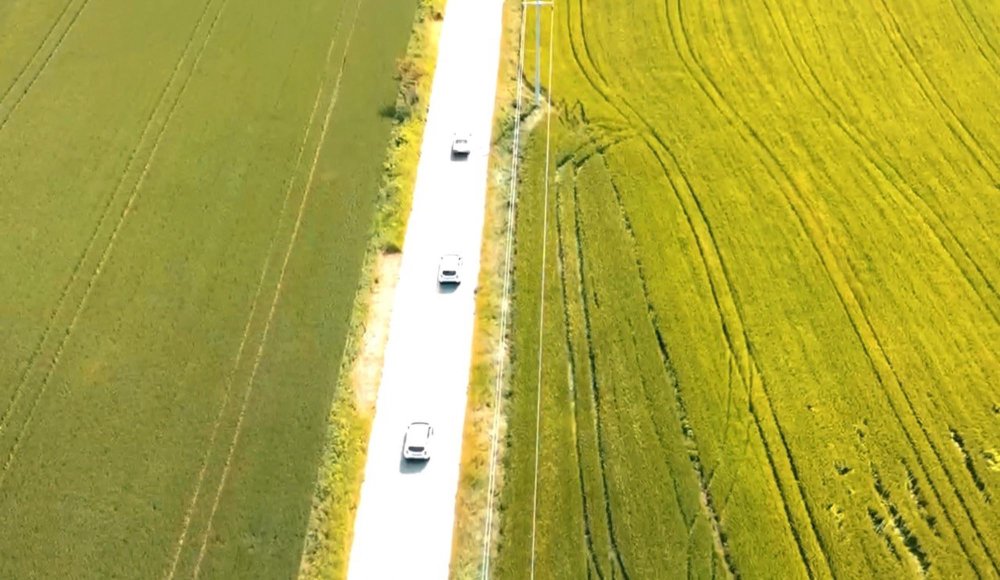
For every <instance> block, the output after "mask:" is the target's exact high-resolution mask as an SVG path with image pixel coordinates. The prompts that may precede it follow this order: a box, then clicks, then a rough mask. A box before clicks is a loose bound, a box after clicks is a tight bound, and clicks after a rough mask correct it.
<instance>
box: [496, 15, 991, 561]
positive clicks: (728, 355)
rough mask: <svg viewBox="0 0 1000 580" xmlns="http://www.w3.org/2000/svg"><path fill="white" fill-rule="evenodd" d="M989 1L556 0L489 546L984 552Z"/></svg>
mask: <svg viewBox="0 0 1000 580" xmlns="http://www.w3.org/2000/svg"><path fill="white" fill-rule="evenodd" d="M998 7H1000V6H998V5H996V4H995V3H993V2H987V3H974V2H971V1H966V0H952V1H946V2H930V1H919V2H912V1H904V0H898V1H894V0H875V1H873V2H870V3H866V2H847V1H834V2H819V1H816V0H808V1H805V2H798V3H791V2H767V3H762V2H756V1H753V0H725V1H723V0H705V1H699V2H682V1H681V0H665V1H657V2H653V1H650V0H635V1H632V2H611V1H608V0H563V1H561V2H557V5H556V7H555V10H554V11H553V12H551V14H553V15H554V16H553V17H554V18H555V21H554V23H551V22H550V21H549V20H548V19H547V18H548V17H546V20H545V21H544V24H543V30H546V31H547V30H549V26H550V24H554V27H553V30H554V37H553V39H552V40H553V43H552V46H553V51H554V52H553V55H552V56H553V61H554V63H555V64H554V70H553V75H552V81H551V85H548V84H547V86H546V87H545V88H546V90H547V91H550V92H551V95H552V99H553V102H554V104H555V107H556V109H555V115H556V116H555V117H554V118H553V125H552V131H553V133H552V148H551V163H552V171H551V175H550V180H549V182H550V188H549V191H548V196H547V199H548V204H547V207H546V205H545V199H546V196H545V188H544V187H543V186H542V184H543V183H544V170H545V139H544V137H545V135H544V124H542V125H539V126H538V128H536V129H535V130H534V133H533V135H532V138H531V140H530V142H529V144H528V149H527V151H526V159H525V164H524V170H523V173H522V187H521V198H520V200H519V204H520V206H519V210H518V222H517V224H518V225H517V227H518V234H517V259H516V265H515V273H516V279H515V292H516V300H515V305H514V306H515V321H514V329H513V337H514V346H513V360H514V376H513V381H514V384H513V388H512V393H513V394H512V396H511V399H510V402H509V404H510V407H509V410H510V416H509V418H510V423H509V430H510V438H509V441H508V445H509V454H508V456H507V462H506V465H505V467H504V469H505V477H506V483H505V490H504V495H503V500H502V505H503V514H502V516H501V520H502V522H503V523H502V529H501V537H500V540H499V557H498V560H497V562H498V566H499V567H500V570H499V572H500V573H501V575H502V576H503V577H509V578H524V577H526V574H527V572H528V570H529V568H530V566H531V561H532V556H533V554H532V535H533V534H532V531H533V528H532V524H533V519H534V523H535V524H536V526H537V527H536V528H535V533H534V538H535V548H534V558H535V573H536V575H537V576H538V577H542V578H547V577H552V578H586V577H593V578H619V577H625V578H665V577H684V576H686V575H692V576H696V577H707V576H716V575H719V576H744V577H748V578H800V577H801V578H807V577H808V578H812V577H818V578H827V577H845V578H886V577H910V576H919V575H931V576H939V577H977V576H978V577H997V576H1000V508H998V503H997V501H998V497H997V496H996V493H997V491H998V489H1000V292H998V289H1000V104H998V103H1000V101H998V99H997V95H1000V10H997V8H998ZM532 13H533V12H532ZM533 28H534V26H533V22H532V21H531V20H530V19H529V20H528V31H529V32H528V40H529V41H531V40H532V36H531V31H532V30H533ZM548 41H549V38H547V37H545V38H543V39H542V46H543V48H544V47H545V46H547V45H548ZM532 46H533V42H530V43H529V44H528V50H527V53H526V55H525V62H526V63H528V70H527V71H526V78H527V79H529V80H531V79H533V78H534V73H533V70H532V67H531V63H533V62H534V55H533V51H532ZM547 58H548V52H547V50H546V52H544V53H543V59H547ZM544 63H545V61H544V60H543V67H544V66H545V64H544ZM543 73H544V74H547V73H548V70H547V68H543ZM543 81H544V77H543ZM546 220H547V221H546ZM543 223H547V224H548V228H547V232H546V238H545V243H546V244H547V246H546V248H545V250H546V251H545V256H546V258H545V264H544V268H545V272H546V277H545V288H544V294H540V290H541V277H540V274H541V271H542V267H543V264H542V243H543V242H542V240H543V238H542V236H543ZM541 296H544V302H545V308H544V318H543V319H542V318H540V313H541V310H540V306H541V304H540V298H541ZM540 320H542V321H543V322H542V324H543V333H542V335H541V339H542V340H541V344H542V345H544V350H543V351H542V355H543V356H542V372H541V381H540V392H541V394H542V395H541V396H542V421H541V425H540V438H539V444H540V461H539V466H540V468H539V470H538V472H537V473H538V485H537V489H538V497H537V506H538V509H537V516H536V517H535V518H533V517H532V512H533V510H532V506H533V505H534V499H535V496H534V489H535V480H534V475H535V470H534V465H535V404H536V397H535V393H536V392H537V390H538V388H539V384H538V380H537V379H538V376H539V375H538V372H539V371H538V366H537V363H538V360H539V359H538V348H539V323H540Z"/></svg>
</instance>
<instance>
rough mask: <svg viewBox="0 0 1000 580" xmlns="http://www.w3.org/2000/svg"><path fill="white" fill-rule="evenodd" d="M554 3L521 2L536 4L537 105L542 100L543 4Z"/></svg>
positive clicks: (540, 0) (535, 0)
mask: <svg viewBox="0 0 1000 580" xmlns="http://www.w3.org/2000/svg"><path fill="white" fill-rule="evenodd" d="M553 4H554V3H553V2H544V1H542V0H530V1H528V2H522V3H521V6H528V5H534V6H535V105H538V104H539V103H541V102H542V6H552V5H553Z"/></svg>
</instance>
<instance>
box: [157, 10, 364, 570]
mask: <svg viewBox="0 0 1000 580" xmlns="http://www.w3.org/2000/svg"><path fill="white" fill-rule="evenodd" d="M347 5H348V3H347V2H344V3H343V5H342V7H341V11H340V14H339V17H338V19H337V21H336V22H335V24H334V28H333V33H332V35H331V36H330V43H329V45H328V47H327V53H326V61H325V64H324V70H329V68H330V62H331V61H332V57H333V48H334V46H335V45H336V41H337V36H338V34H339V32H340V26H341V23H342V21H343V16H344V12H345V11H346V6H347ZM328 80H329V79H328V76H327V75H324V76H323V78H322V79H321V80H320V84H319V88H318V89H317V91H316V98H315V99H314V100H313V106H312V110H311V111H310V113H309V117H308V119H307V121H306V126H305V131H304V134H303V137H302V142H301V143H300V144H299V149H298V152H297V153H296V157H295V163H294V164H293V166H292V172H291V175H290V177H289V179H288V186H287V187H286V189H285V195H284V198H283V200H282V203H281V210H280V211H279V212H278V214H277V215H278V217H277V220H276V222H275V226H274V231H273V232H272V234H271V239H270V241H269V242H268V246H267V252H266V254H265V259H264V265H263V267H262V268H261V272H260V277H259V279H258V280H257V287H256V289H255V290H254V297H253V301H252V302H251V305H250V313H249V314H248V315H247V321H246V325H245V326H244V328H243V334H242V336H241V337H240V343H239V347H238V348H237V350H236V356H235V358H234V360H233V365H232V368H231V369H230V372H229V374H228V376H227V379H226V383H225V387H224V389H223V396H222V404H221V405H220V407H219V411H218V413H217V414H216V417H215V421H214V422H213V423H212V431H211V434H210V436H209V440H208V444H207V446H206V448H205V455H204V456H203V458H202V464H201V468H200V470H199V472H198V475H197V477H196V480H195V485H194V491H193V493H192V495H191V500H190V502H188V507H187V509H186V510H185V513H184V518H183V520H182V524H181V533H180V534H179V536H178V540H177V543H176V545H175V546H174V553H173V557H172V558H171V564H170V568H169V570H168V571H167V574H166V578H168V579H169V578H173V577H174V576H175V574H176V572H177V566H178V564H179V562H180V557H181V553H182V551H183V549H184V544H185V542H186V541H187V535H188V532H189V530H190V526H191V520H192V518H193V516H194V510H195V507H196V506H197V504H198V500H199V499H200V497H201V490H202V487H203V484H204V480H205V476H206V474H207V471H208V466H209V463H210V461H211V452H212V449H213V448H214V446H215V441H216V439H217V438H218V433H219V428H220V426H221V424H222V418H223V415H224V414H225V411H226V409H227V408H228V406H229V401H230V395H231V394H232V387H233V383H234V380H235V378H236V374H237V372H238V370H239V368H240V365H241V363H242V361H243V353H244V352H245V349H246V345H247V340H248V338H249V336H250V328H251V326H252V323H253V320H254V317H255V316H256V313H257V306H258V303H259V302H260V297H261V292H262V290H263V287H264V280H265V278H266V277H267V273H268V271H269V270H270V268H271V258H272V256H273V253H274V248H275V243H276V242H277V239H278V234H279V232H280V231H281V224H282V222H283V221H284V219H285V215H286V212H287V210H288V206H289V201H290V200H291V197H292V191H294V189H295V182H296V179H297V177H298V173H299V168H300V167H301V165H302V160H303V158H304V157H305V150H306V145H307V144H308V142H309V136H310V134H311V133H312V132H313V128H314V127H315V125H316V117H317V113H318V112H319V104H320V102H321V99H322V96H323V92H324V88H325V87H326V85H327V81H328Z"/></svg>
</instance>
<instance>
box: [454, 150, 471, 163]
mask: <svg viewBox="0 0 1000 580" xmlns="http://www.w3.org/2000/svg"><path fill="white" fill-rule="evenodd" d="M468 158H469V154H468V153H455V152H454V151H452V152H451V160H452V161H465V160H466V159H468Z"/></svg>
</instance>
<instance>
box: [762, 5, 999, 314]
mask: <svg viewBox="0 0 1000 580" xmlns="http://www.w3.org/2000/svg"><path fill="white" fill-rule="evenodd" d="M776 6H777V8H775V9H774V10H772V8H771V7H770V6H769V5H765V6H764V9H765V12H766V13H767V15H768V17H769V19H770V20H771V22H772V24H773V27H774V29H775V31H776V32H777V33H778V34H777V37H778V40H779V42H780V43H781V46H782V49H783V50H784V52H785V55H786V56H787V58H788V60H789V62H790V63H791V64H792V66H793V68H794V69H795V72H796V74H797V75H798V77H799V79H800V80H801V81H802V84H803V85H804V86H805V87H806V88H807V90H809V92H810V94H811V95H812V96H813V98H814V99H815V100H816V102H817V103H819V105H820V106H821V107H823V110H824V111H825V112H826V113H827V115H828V116H829V117H831V118H832V119H833V120H834V124H835V126H836V127H837V128H838V129H840V131H841V133H843V134H844V136H846V137H847V138H848V139H849V140H850V141H851V142H852V143H853V144H854V145H855V146H856V148H857V150H858V152H859V153H860V154H861V155H862V156H863V157H864V158H865V159H866V160H867V161H868V163H867V164H865V165H862V167H863V168H864V170H865V174H866V175H867V176H868V178H869V181H871V183H872V184H873V185H875V187H878V188H879V189H882V190H883V191H884V190H885V189H884V188H882V187H879V183H880V182H879V180H878V179H876V173H877V174H878V175H880V176H881V177H882V181H884V182H885V183H886V184H888V186H889V187H890V188H891V189H892V190H893V191H895V192H896V198H897V200H898V201H899V203H900V204H901V205H904V206H905V207H908V208H910V209H911V210H912V211H913V212H914V213H915V214H916V215H917V216H918V217H919V221H920V223H921V225H923V226H924V227H925V228H926V229H927V231H928V232H929V233H930V234H931V236H932V237H933V239H934V241H935V242H936V243H937V245H938V246H940V248H941V250H942V251H943V252H944V254H945V255H946V256H947V257H948V258H949V259H950V260H951V262H952V264H953V265H954V266H955V267H956V268H957V269H958V270H959V272H960V273H961V274H962V276H963V278H964V280H965V282H966V283H967V284H968V286H969V288H970V289H971V290H972V292H973V293H974V294H975V295H976V296H977V298H979V300H980V301H981V302H982V304H983V306H984V307H985V308H986V310H987V311H988V312H989V313H990V315H991V317H992V318H993V321H994V322H996V323H998V324H1000V302H998V300H997V299H998V298H1000V294H998V292H997V289H996V287H995V286H994V285H993V283H992V282H991V281H990V279H989V278H988V277H987V276H986V274H985V272H984V271H983V268H982V267H981V266H980V265H979V263H978V262H977V261H976V260H975V259H974V258H973V257H972V255H971V254H970V252H969V250H968V248H967V247H966V246H965V245H964V244H963V243H962V242H961V240H959V239H958V237H957V236H956V235H955V233H954V231H953V230H952V229H951V227H950V226H949V225H948V224H947V222H946V221H945V220H944V219H943V218H942V217H941V215H940V214H939V213H938V212H937V211H935V210H934V208H933V207H931V206H930V204H928V203H927V201H926V200H925V199H924V198H923V196H921V195H920V194H919V193H917V190H916V188H914V187H913V186H912V185H911V184H910V183H909V182H908V181H907V180H906V179H905V178H904V177H903V173H902V172H901V171H900V170H899V169H898V168H897V167H896V166H895V165H894V164H893V163H892V161H890V159H889V158H888V156H886V155H885V154H884V153H882V152H881V150H880V148H879V146H878V144H877V142H876V141H875V139H873V138H872V137H871V136H870V135H868V134H867V133H866V132H865V131H864V129H863V128H861V127H859V126H857V125H856V124H853V123H851V122H850V120H849V116H848V115H847V114H846V113H845V112H844V110H843V108H842V107H841V106H840V105H839V104H838V103H837V101H836V100H835V99H834V98H833V97H832V95H831V94H830V92H829V91H827V89H826V87H825V85H824V84H823V82H822V81H821V80H820V78H819V75H818V74H817V72H816V70H815V68H814V67H813V66H812V64H811V63H810V62H809V59H808V58H807V57H806V51H805V50H804V48H803V47H802V45H801V44H800V42H799V41H798V39H797V37H796V35H795V34H793V33H792V30H791V25H790V22H789V20H788V17H787V15H786V14H785V13H784V11H783V8H782V7H781V5H780V4H778V5H776ZM776 15H778V16H776ZM779 16H780V23H779ZM786 39H788V40H790V45H789V43H788V42H786ZM793 52H794V54H793ZM883 166H885V168H883ZM952 246H953V247H955V248H956V249H955V250H954V251H953V250H952V249H951V247H952ZM976 277H978V280H974V278H976ZM980 286H985V287H986V290H988V292H984V291H983V290H981V289H980ZM987 294H988V295H987Z"/></svg>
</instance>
